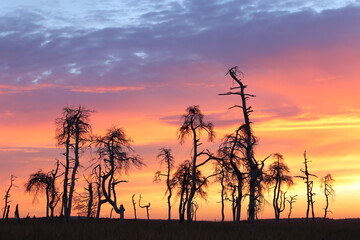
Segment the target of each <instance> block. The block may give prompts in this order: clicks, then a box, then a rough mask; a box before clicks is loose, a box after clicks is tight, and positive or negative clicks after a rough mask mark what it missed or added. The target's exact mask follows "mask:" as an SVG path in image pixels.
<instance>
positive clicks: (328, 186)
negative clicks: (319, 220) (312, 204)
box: [320, 173, 335, 219]
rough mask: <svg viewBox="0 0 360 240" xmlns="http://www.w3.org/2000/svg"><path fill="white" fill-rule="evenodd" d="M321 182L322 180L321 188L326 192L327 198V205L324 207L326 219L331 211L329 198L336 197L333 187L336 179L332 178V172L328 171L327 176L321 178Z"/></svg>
mask: <svg viewBox="0 0 360 240" xmlns="http://www.w3.org/2000/svg"><path fill="white" fill-rule="evenodd" d="M320 182H321V185H320V188H321V189H322V191H323V193H324V194H325V199H326V205H325V208H324V219H326V217H327V213H328V212H331V211H330V210H329V198H334V197H335V190H334V188H333V186H334V182H335V180H334V179H333V178H332V176H331V174H330V173H328V174H327V175H326V176H325V177H323V178H321V179H320Z"/></svg>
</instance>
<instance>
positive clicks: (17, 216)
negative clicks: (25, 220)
mask: <svg viewBox="0 0 360 240" xmlns="http://www.w3.org/2000/svg"><path fill="white" fill-rule="evenodd" d="M14 215H15V218H16V220H17V221H18V223H21V222H20V213H19V204H16V207H15V213H14Z"/></svg>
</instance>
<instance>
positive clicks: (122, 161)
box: [93, 127, 144, 214]
mask: <svg viewBox="0 0 360 240" xmlns="http://www.w3.org/2000/svg"><path fill="white" fill-rule="evenodd" d="M93 141H94V142H95V144H96V146H97V153H98V154H99V161H100V163H99V164H100V166H101V167H100V169H101V176H100V177H101V194H102V198H101V199H100V200H99V201H100V204H104V203H109V204H110V205H111V206H112V208H113V209H114V211H115V212H116V213H117V214H120V213H121V209H120V207H119V205H118V204H117V196H116V186H117V185H118V184H119V183H124V182H127V181H126V180H123V179H119V178H118V177H117V175H120V176H121V174H122V173H123V172H125V173H127V172H128V170H129V169H130V168H131V167H133V166H134V167H137V168H140V167H141V166H142V165H144V163H143V162H142V159H141V158H140V157H139V156H138V155H133V154H131V152H133V149H132V148H131V146H130V143H131V142H132V141H131V139H129V138H128V137H127V136H126V134H125V132H124V130H123V129H121V128H115V127H113V128H111V129H109V130H107V132H106V134H105V136H103V137H96V138H95V139H94V140H93Z"/></svg>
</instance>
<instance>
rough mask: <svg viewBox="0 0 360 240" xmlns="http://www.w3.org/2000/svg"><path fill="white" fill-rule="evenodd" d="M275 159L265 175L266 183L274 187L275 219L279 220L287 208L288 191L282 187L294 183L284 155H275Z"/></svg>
mask: <svg viewBox="0 0 360 240" xmlns="http://www.w3.org/2000/svg"><path fill="white" fill-rule="evenodd" d="M273 157H274V159H275V161H274V162H273V163H272V164H270V166H269V167H268V171H267V172H268V174H267V175H266V176H265V179H264V181H265V183H266V184H267V185H268V186H272V187H273V188H274V191H273V193H274V194H273V208H274V212H275V219H276V221H279V219H280V214H281V212H283V211H284V210H285V203H286V191H285V192H284V190H283V189H282V187H283V186H284V185H287V186H288V187H289V186H291V185H293V184H294V181H293V179H292V177H291V176H290V175H287V174H288V173H290V170H289V167H288V166H287V165H286V163H285V161H284V157H283V156H282V155H281V154H280V153H275V154H274V155H273Z"/></svg>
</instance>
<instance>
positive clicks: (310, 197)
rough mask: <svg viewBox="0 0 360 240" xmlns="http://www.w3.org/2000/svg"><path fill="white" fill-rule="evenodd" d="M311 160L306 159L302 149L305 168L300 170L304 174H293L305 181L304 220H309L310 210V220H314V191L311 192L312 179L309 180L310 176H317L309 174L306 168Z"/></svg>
mask: <svg viewBox="0 0 360 240" xmlns="http://www.w3.org/2000/svg"><path fill="white" fill-rule="evenodd" d="M309 162H311V161H309V160H308V159H307V157H306V151H304V166H305V169H300V171H301V172H302V173H303V174H304V175H305V176H295V177H298V178H301V179H303V180H304V181H305V184H306V197H307V200H306V202H307V207H306V221H308V220H309V213H310V211H311V216H312V220H313V221H314V220H315V213H314V200H313V196H314V195H315V193H313V192H312V190H313V184H314V182H313V181H312V180H310V177H317V176H316V175H314V174H311V173H310V172H309V170H308V163H309Z"/></svg>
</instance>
